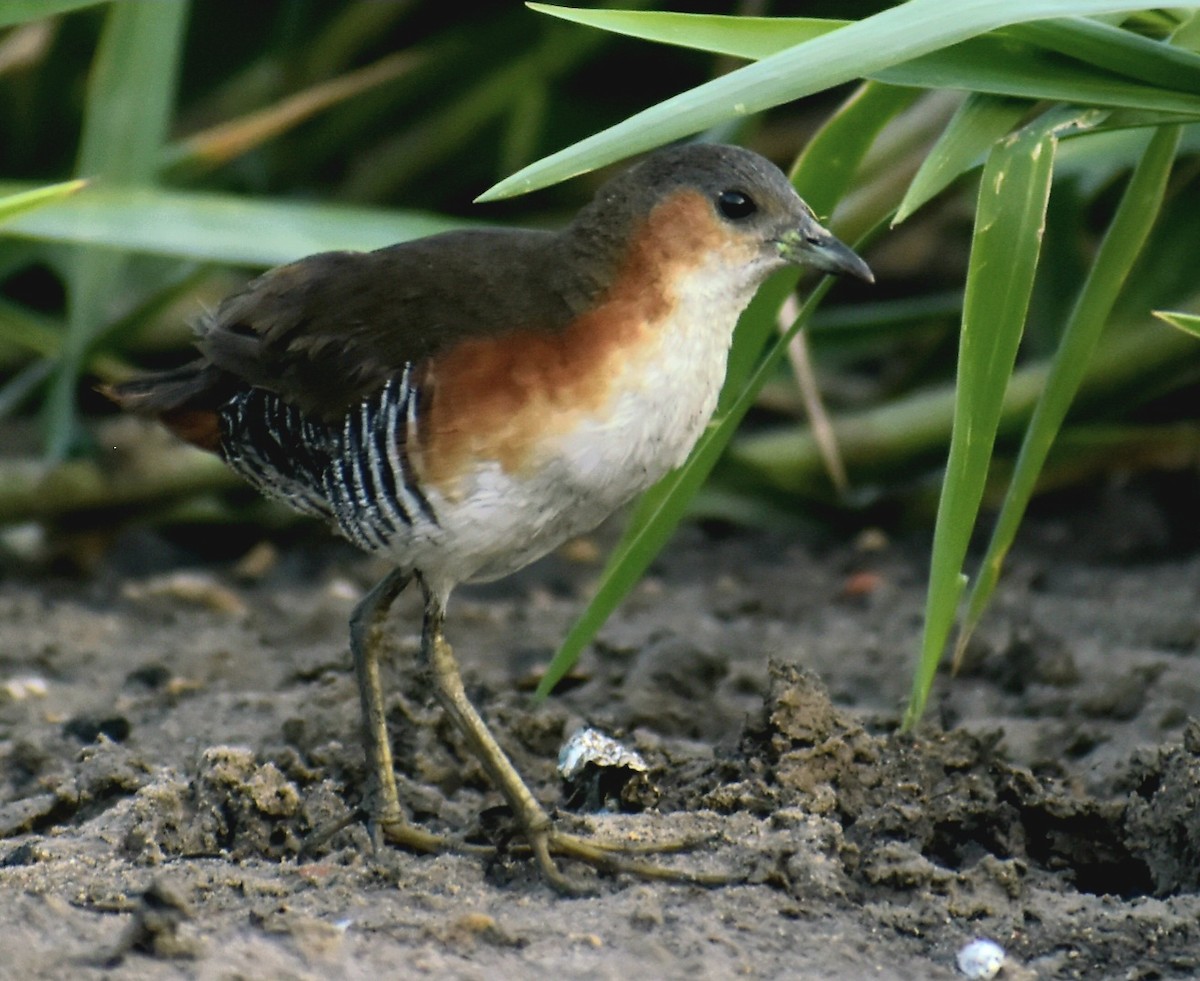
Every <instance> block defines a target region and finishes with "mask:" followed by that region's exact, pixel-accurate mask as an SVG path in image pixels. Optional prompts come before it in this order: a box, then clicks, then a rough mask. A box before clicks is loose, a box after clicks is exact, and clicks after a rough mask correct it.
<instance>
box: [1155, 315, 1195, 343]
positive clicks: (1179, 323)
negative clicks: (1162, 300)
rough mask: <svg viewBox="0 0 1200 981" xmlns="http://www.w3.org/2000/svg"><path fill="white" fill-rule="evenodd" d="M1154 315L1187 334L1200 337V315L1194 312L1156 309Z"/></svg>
mask: <svg viewBox="0 0 1200 981" xmlns="http://www.w3.org/2000/svg"><path fill="white" fill-rule="evenodd" d="M1154 316H1156V317H1158V318H1159V319H1160V320H1162V321H1163V322H1165V323H1168V324H1170V325H1171V326H1172V327H1175V328H1177V329H1179V330H1181V331H1183V332H1184V333H1185V334H1191V335H1192V336H1193V337H1200V317H1198V316H1196V315H1195V314H1194V313H1174V312H1168V311H1166V310H1155V311H1154Z"/></svg>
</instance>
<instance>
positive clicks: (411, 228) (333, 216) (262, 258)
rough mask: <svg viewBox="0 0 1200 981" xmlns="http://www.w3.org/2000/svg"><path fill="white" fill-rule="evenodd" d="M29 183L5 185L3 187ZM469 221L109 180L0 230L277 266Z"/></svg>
mask: <svg viewBox="0 0 1200 981" xmlns="http://www.w3.org/2000/svg"><path fill="white" fill-rule="evenodd" d="M23 188H24V185H14V184H6V183H0V193H12V192H13V191H15V190H21V189H23ZM466 224H467V223H466V222H462V221H459V220H456V219H451V218H444V217H441V216H439V215H434V214H428V213H424V212H412V211H386V210H383V209H379V208H359V207H351V206H348V205H328V204H310V203H305V202H297V201H274V200H270V199H264V198H247V197H239V196H237V195H232V194H210V193H189V192H184V191H166V190H162V189H159V188H153V187H107V186H104V187H89V188H88V189H87V190H85V191H84V192H82V193H81V194H78V195H75V196H74V197H72V198H69V199H67V200H62V201H59V202H58V203H57V204H52V205H50V206H48V207H45V208H42V209H39V210H38V211H33V212H30V213H28V214H25V215H22V216H20V217H18V218H14V219H13V220H12V221H11V222H9V223H7V224H5V225H3V226H0V236H4V235H8V236H12V237H19V238H28V239H36V240H40V241H48V242H66V243H74V244H79V245H95V246H101V247H104V248H107V249H121V250H127V251H131V252H147V253H152V254H155V255H166V256H176V257H178V258H181V259H194V260H198V261H212V262H224V263H231V264H235V265H246V266H275V265H278V264H279V263H281V262H290V261H292V260H293V259H297V258H299V257H300V256H303V255H309V254H311V253H313V252H324V251H327V250H329V249H362V250H369V249H377V248H381V247H383V246H385V245H391V244H393V243H395V242H401V241H406V240H408V239H412V238H420V237H421V236H423V235H432V234H434V233H436V232H444V231H448V230H450V229H452V228H462V227H464V225H466Z"/></svg>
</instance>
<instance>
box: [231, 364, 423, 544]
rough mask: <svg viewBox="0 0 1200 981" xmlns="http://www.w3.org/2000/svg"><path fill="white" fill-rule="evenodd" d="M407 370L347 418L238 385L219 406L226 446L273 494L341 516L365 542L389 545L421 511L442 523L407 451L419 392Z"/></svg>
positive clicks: (343, 525) (345, 528)
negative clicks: (336, 419) (338, 419)
mask: <svg viewBox="0 0 1200 981" xmlns="http://www.w3.org/2000/svg"><path fill="white" fill-rule="evenodd" d="M410 378H411V372H410V368H409V367H406V368H405V369H404V372H403V374H401V375H400V376H398V377H393V378H391V379H389V380H388V382H387V384H386V385H385V386H384V387H383V389H382V390H381V391H380V392H379V393H378V394H376V395H373V396H371V397H370V398H367V399H364V400H363V401H362V402H361V403H360V404H359V405H358V407H357V408H356V409H352V410H351V411H350V412H349V413H347V415H346V417H345V419H344V420H343V421H342V423H341V424H340V425H338V424H336V423H325V422H322V421H319V420H313V419H310V418H308V417H306V416H305V415H304V414H303V413H302V412H301V411H300V410H299V409H297V408H296V407H295V406H293V405H290V404H288V403H287V402H284V401H283V400H282V399H281V398H280V397H279V396H278V395H275V394H274V393H273V392H268V391H266V390H264V389H259V388H254V389H250V390H248V391H245V392H241V393H239V394H238V395H236V396H234V397H233V398H232V399H230V400H229V402H227V403H226V404H225V405H224V406H223V407H222V408H221V412H220V419H221V455H222V456H223V457H224V459H225V461H226V462H227V463H228V464H229V466H230V467H232V468H233V469H234V470H236V471H237V472H238V473H239V474H241V475H242V476H243V477H245V478H246V479H247V480H248V481H249V482H250V483H251V484H253V485H254V486H255V487H256V488H258V490H260V491H262V492H263V493H264V494H266V495H267V496H269V497H275V498H278V499H280V500H282V501H285V502H286V503H287V504H289V505H291V506H292V507H294V508H296V509H297V510H299V511H303V512H305V513H307V514H312V515H316V516H317V517H321V518H324V519H326V520H327V521H332V522H335V523H336V524H337V526H338V527H339V528H340V529H341V531H342V534H343V535H345V536H346V537H347V538H348V539H349V540H350V541H352V542H353V543H354V544H355V545H357V546H359V547H360V548H363V549H366V550H367V551H376V550H380V549H386V548H387V547H388V546H389V544H390V543H391V542H392V541H394V540H395V539H396V537H397V536H398V535H400V534H401V531H402V529H403V528H405V527H411V526H412V524H413V522H414V520H415V521H423V522H429V523H432V524H437V516H436V515H435V514H434V512H433V508H432V507H431V506H430V504H429V501H428V500H427V499H426V497H425V495H424V494H423V493H421V490H420V488H419V487H418V486H417V482H416V478H415V475H414V473H413V469H412V462H411V460H410V459H409V454H408V441H409V438H410V436H413V435H414V434H415V433H416V427H417V405H418V401H419V399H418V395H417V392H416V391H415V387H414V386H413V385H412V384H411V383H410Z"/></svg>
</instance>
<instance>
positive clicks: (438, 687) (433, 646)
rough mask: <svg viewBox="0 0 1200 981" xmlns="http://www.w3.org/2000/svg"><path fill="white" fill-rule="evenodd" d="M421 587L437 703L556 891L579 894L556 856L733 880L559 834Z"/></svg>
mask: <svg viewBox="0 0 1200 981" xmlns="http://www.w3.org/2000/svg"><path fill="white" fill-rule="evenodd" d="M421 585H422V588H423V589H424V591H425V624H424V629H423V630H422V633H421V655H422V659H423V660H424V662H425V664H426V665H427V666H428V668H429V670H430V672H431V673H432V675H433V681H434V691H435V692H436V694H437V699H438V701H439V703H440V704H441V706H442V709H443V710H444V711H445V712H446V714H447V715H449V716H450V718H451V720H452V721H453V723H454V725H455V726H456V727H457V728H458V731H459V732H460V733H462V735H463V736H464V737H465V738H466V740H467V742H468V743H469V745H470V747H471V750H472V752H473V753H474V754H475V757H476V758H477V759H478V760H479V762H480V763H481V764H482V766H483V768H484V770H485V771H486V772H487V774H488V776H489V777H490V778H491V780H492V783H493V784H495V786H496V789H497V790H499V791H500V793H501V794H503V795H504V798H505V800H506V801H507V802H508V805H509V807H510V808H512V811H513V814H514V815H515V817H516V819H517V822H518V824H520V826H521V831H522V833H523V835H524V836H525V838H526V840H527V841H528V843H529V848H530V850H531V851H532V852H533V855H534V857H535V858H536V859H537V863H538V866H539V867H540V868H541V871H542V874H543V875H545V877H546V880H547V881H548V882H549V883H550V884H551V885H552V886H554V887H555V888H556V889H558V890H559V891H561V892H565V893H577V892H579V891H580V889H579V888H578V887H577V886H576V885H575V884H573V883H572V882H571V881H570V880H569V879H568V878H567V877H566V876H564V875H563V874H562V872H560V871H559V869H558V866H557V865H555V863H554V859H553V858H552V855H563V856H565V857H568V858H573V859H576V860H577V861H582V862H585V863H587V864H589V865H592V866H594V867H597V868H603V869H607V870H609V871H613V872H628V873H631V874H633V875H638V876H641V877H643V878H650V879H666V880H671V881H677V882H691V883H694V884H699V885H726V884H728V883H729V882H731V881H733V879H732V878H731V877H730V876H727V875H707V874H704V873H689V872H680V871H676V870H674V869H668V868H664V867H660V866H656V865H652V864H650V863H647V862H639V861H636V860H631V859H628V858H626V857H625V856H624V855H622V852H629V851H631V850H639V849H629V848H626V847H625V846H623V845H620V844H610V843H604V842H599V841H592V840H589V839H587V838H581V837H579V836H578V835H572V834H566V833H565V832H561V831H558V830H557V829H556V828H555V827H554V822H553V820H552V819H551V817H550V815H549V814H547V813H546V809H545V808H544V807H542V805H541V804H539V803H538V802H537V799H536V798H535V797H534V796H533V792H532V791H531V790H530V789H529V787H528V786H526V784H525V781H524V780H523V779H522V778H521V775H520V774H519V773H518V772H517V770H516V767H514V766H513V764H512V761H511V760H509V758H508V756H507V754H506V753H505V752H504V750H503V749H501V748H500V744H499V743H497V742H496V739H495V737H494V736H493V735H492V733H491V731H490V730H489V729H488V727H487V724H486V723H485V722H484V721H483V719H482V717H481V716H480V715H479V712H478V711H476V709H475V706H474V705H472V704H471V702H470V700H469V699H468V698H467V693H466V689H465V688H464V687H463V682H462V675H461V674H460V673H459V670H458V663H457V662H456V661H455V659H454V652H453V650H452V649H451V647H450V645H449V644H448V643H447V642H446V638H445V637H444V636H443V633H442V626H443V621H444V619H445V613H444V611H443V609H442V604H441V602H440V601H439V600H438V599H437V597H435V596H433V595H432V593H431V592H430V590H429V588H428V587H427V586H426V585H425V583H424V581H423V580H422V582H421ZM678 847H679V845H678V844H670V845H667V846H666V847H665V848H657V849H650V850H654V851H670V850H676V849H677V848H678Z"/></svg>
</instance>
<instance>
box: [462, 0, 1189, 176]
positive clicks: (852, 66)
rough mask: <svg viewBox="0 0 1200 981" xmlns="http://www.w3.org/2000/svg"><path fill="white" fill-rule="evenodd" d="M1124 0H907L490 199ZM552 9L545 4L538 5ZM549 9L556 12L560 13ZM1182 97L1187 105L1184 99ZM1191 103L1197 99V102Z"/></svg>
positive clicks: (669, 105) (704, 89) (594, 142)
mask: <svg viewBox="0 0 1200 981" xmlns="http://www.w3.org/2000/svg"><path fill="white" fill-rule="evenodd" d="M1136 6H1137V5H1135V4H1131V3H1129V2H1127V0H1008V2H1006V3H996V2H995V0H960V2H959V3H957V4H956V5H955V7H954V11H953V16H948V15H947V7H946V4H945V2H944V0H909V2H907V3H903V4H900V5H899V6H897V7H892V8H889V9H887V10H883V11H881V12H880V13H878V14H875V15H873V16H871V17H868V18H866V19H865V20H862V21H858V22H855V23H852V24H850V25H848V26H846V27H843V28H839V29H838V30H836V31H832V32H830V33H828V34H823V35H821V36H820V37H816V38H813V39H812V40H810V41H806V42H804V43H803V44H798V45H795V46H793V47H790V48H788V49H786V50H784V51H781V52H779V53H778V54H774V55H771V56H770V57H767V58H764V59H763V60H761V61H759V62H756V63H755V64H752V65H747V66H746V67H744V68H740V69H738V70H737V71H733V72H730V73H729V74H727V75H723V76H722V77H720V78H717V79H714V80H713V81H711V82H708V83H706V84H704V85H701V86H699V87H697V88H695V89H692V90H690V91H688V92H684V93H682V94H680V95H677V96H675V97H673V98H671V99H667V100H666V101H665V102H661V103H659V104H658V105H655V106H653V107H651V108H649V109H646V110H644V111H643V112H640V113H638V114H637V115H635V116H632V117H631V118H629V119H627V120H625V121H624V122H622V123H618V124H617V125H616V126H613V127H610V128H609V129H606V130H604V131H603V132H600V133H597V134H595V135H594V136H591V137H588V138H587V139H585V140H581V141H580V142H578V143H576V144H574V145H572V146H570V147H567V148H566V149H563V150H560V151H559V152H557V153H554V154H551V155H550V156H549V157H545V158H543V159H542V160H540V161H537V162H536V163H533V164H531V165H530V166H528V167H526V168H524V169H523V170H521V171H519V172H518V173H516V174H514V175H512V176H511V177H509V178H507V179H506V180H504V181H501V182H500V183H499V184H497V185H496V186H495V187H493V188H491V189H490V190H488V191H487V192H486V193H485V194H484V195H483V196H482V198H481V200H494V199H497V198H502V197H508V196H511V195H515V194H522V193H525V192H527V191H532V190H535V189H537V188H539V187H545V186H547V185H549V184H553V183H555V182H557V181H560V180H565V179H566V178H568V177H573V176H575V175H577V174H580V173H583V172H585V171H588V170H592V169H595V168H596V167H599V166H602V165H604V164H608V163H612V162H613V161H614V160H619V159H622V158H624V157H627V156H629V155H631V154H633V153H637V152H639V151H642V150H648V149H651V148H652V147H655V146H661V145H662V144H663V143H667V142H669V141H671V140H673V139H678V138H680V137H684V136H688V135H691V134H693V133H697V132H700V131H701V130H703V129H707V128H709V127H711V126H715V125H717V124H718V123H722V122H725V121H726V120H729V119H735V118H741V117H744V116H746V115H749V114H751V113H755V112H758V111H760V110H762V109H766V108H769V107H771V106H775V105H778V104H780V103H782V102H788V101H791V100H794V99H799V98H802V97H803V96H805V95H811V94H812V93H814V92H819V91H822V90H824V89H827V88H830V87H832V86H834V85H839V84H842V83H843V82H847V81H850V80H852V79H854V78H860V77H863V76H867V75H871V74H873V73H876V72H880V71H883V70H884V69H886V68H890V67H891V66H893V65H898V64H901V63H903V62H906V61H910V60H911V59H913V58H917V57H920V56H921V55H923V54H928V53H929V52H931V51H937V50H939V49H941V48H945V47H948V46H950V45H953V44H956V43H958V42H960V41H964V40H966V39H968V38H971V37H974V36H976V35H979V34H983V33H986V32H988V31H991V30H995V29H996V28H999V27H1005V26H1008V25H1011V24H1016V23H1020V22H1022V21H1026V20H1038V19H1043V18H1048V17H1062V16H1067V15H1077V16H1086V15H1090V14H1098V13H1105V12H1117V11H1122V10H1129V9H1133V8H1135V7H1136ZM538 9H539V10H543V11H545V12H550V8H546V7H539V8H538ZM558 9H560V8H555V12H556V13H557V12H558ZM1185 101H1186V100H1185ZM1193 101H1194V100H1193Z"/></svg>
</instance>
